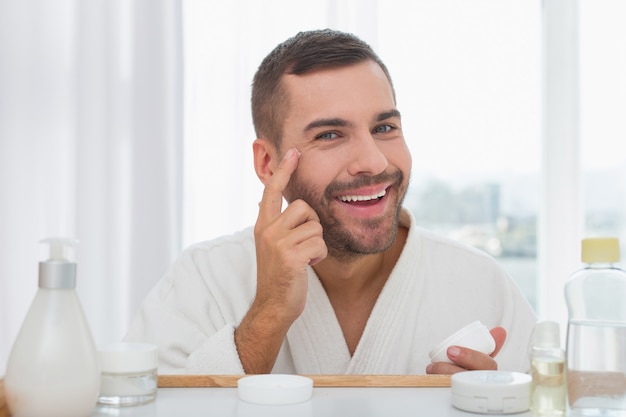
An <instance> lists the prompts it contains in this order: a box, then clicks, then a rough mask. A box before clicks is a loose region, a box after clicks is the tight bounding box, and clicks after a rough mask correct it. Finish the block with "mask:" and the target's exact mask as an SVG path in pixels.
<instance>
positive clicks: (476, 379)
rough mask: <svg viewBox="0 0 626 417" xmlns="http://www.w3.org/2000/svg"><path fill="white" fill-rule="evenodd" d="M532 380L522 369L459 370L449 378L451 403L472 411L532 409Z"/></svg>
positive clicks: (491, 411)
mask: <svg viewBox="0 0 626 417" xmlns="http://www.w3.org/2000/svg"><path fill="white" fill-rule="evenodd" d="M531 381H532V378H531V376H530V375H528V374H523V373H521V372H507V371H465V372H459V373H456V374H454V375H452V377H451V378H450V388H451V392H452V405H453V406H454V407H456V408H458V409H460V410H464V411H470V412H473V413H483V414H509V413H521V412H524V411H527V410H529V409H530V384H531Z"/></svg>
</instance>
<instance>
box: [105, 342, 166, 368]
mask: <svg viewBox="0 0 626 417" xmlns="http://www.w3.org/2000/svg"><path fill="white" fill-rule="evenodd" d="M98 356H99V359H100V370H101V372H106V373H114V374H122V373H133V372H145V371H151V370H153V369H156V368H157V366H158V363H159V358H158V353H157V347H156V346H155V345H152V344H149V343H125V342H123V343H111V344H109V345H106V346H103V347H102V348H100V349H99V350H98Z"/></svg>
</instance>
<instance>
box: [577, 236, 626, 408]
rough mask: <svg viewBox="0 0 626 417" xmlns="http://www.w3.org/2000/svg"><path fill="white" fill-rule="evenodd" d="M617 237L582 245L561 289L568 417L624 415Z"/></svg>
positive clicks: (623, 312) (622, 282)
mask: <svg viewBox="0 0 626 417" xmlns="http://www.w3.org/2000/svg"><path fill="white" fill-rule="evenodd" d="M619 260H620V251H619V241H618V239H617V238H590V239H583V241H582V262H583V263H584V264H585V266H584V267H583V268H582V269H580V270H579V271H577V272H575V273H574V274H573V275H572V276H571V278H570V279H569V280H568V281H567V282H566V284H565V300H566V302H567V308H568V326H567V345H566V351H567V393H568V396H567V403H568V415H584V416H626V272H625V271H624V270H622V269H620V268H619V267H618V266H617V265H616V263H617V262H619Z"/></svg>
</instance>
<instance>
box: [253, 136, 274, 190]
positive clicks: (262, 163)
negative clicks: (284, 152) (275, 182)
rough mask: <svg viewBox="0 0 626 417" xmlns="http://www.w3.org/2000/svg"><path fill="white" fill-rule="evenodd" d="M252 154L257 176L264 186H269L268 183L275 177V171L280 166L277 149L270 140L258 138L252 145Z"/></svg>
mask: <svg viewBox="0 0 626 417" xmlns="http://www.w3.org/2000/svg"><path fill="white" fill-rule="evenodd" d="M252 153H253V156H254V170H255V171H256V175H257V177H259V179H260V180H261V182H262V183H263V184H267V181H268V180H269V179H270V178H271V177H272V175H274V170H276V167H277V166H278V154H277V152H276V148H275V147H274V145H273V144H272V143H270V141H269V140H267V139H264V138H258V139H257V140H255V141H254V143H253V144H252Z"/></svg>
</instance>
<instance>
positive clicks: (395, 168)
mask: <svg viewBox="0 0 626 417" xmlns="http://www.w3.org/2000/svg"><path fill="white" fill-rule="evenodd" d="M252 113H253V119H254V125H255V129H256V134H257V139H256V140H255V142H254V144H253V151H254V166H255V170H256V173H257V175H258V177H259V178H260V180H261V181H262V182H263V184H264V185H265V191H264V193H263V197H262V199H261V202H260V203H259V214H258V219H257V222H256V225H255V226H254V229H252V228H249V229H246V230H244V231H242V232H238V233H236V234H234V235H232V236H225V237H223V238H220V239H217V240H216V241H212V242H205V243H202V244H199V245H196V246H193V247H191V248H190V249H188V250H187V251H186V252H185V253H183V255H182V256H181V258H180V259H179V260H178V261H177V262H176V263H175V264H174V266H173V267H172V270H171V271H170V272H169V273H168V274H167V275H166V276H165V277H164V278H163V280H162V281H161V282H160V283H159V284H158V285H157V287H156V288H155V289H154V290H153V291H152V292H151V293H150V295H149V296H148V298H147V299H146V301H145V302H144V305H143V306H142V309H141V312H140V314H139V316H138V317H137V319H136V320H135V322H134V324H133V326H132V327H131V330H130V332H129V334H128V336H127V338H126V339H127V340H140V341H147V342H152V343H155V344H157V345H158V346H159V348H160V351H159V356H160V360H161V362H160V372H162V373H166V372H185V373H217V374H231V373H244V372H245V373H268V372H281V373H301V374H319V373H333V374H341V373H363V374H374V373H386V374H420V373H425V372H426V373H454V372H458V371H460V370H465V369H496V368H498V367H500V369H509V370H522V371H525V370H527V368H528V363H527V359H526V356H527V351H528V344H529V340H530V335H531V333H532V329H533V327H534V323H535V318H534V315H533V313H532V310H531V308H530V307H529V305H528V303H527V302H526V301H525V300H524V297H523V296H522V294H521V293H520V292H519V290H518V288H517V287H516V286H515V284H513V283H512V281H511V280H510V279H509V278H508V276H507V275H506V274H505V273H504V272H503V271H502V270H501V268H500V267H499V266H498V265H497V264H496V263H495V262H494V261H493V260H492V259H491V258H489V257H488V256H486V255H485V254H483V253H481V252H479V251H477V250H474V249H471V248H468V247H465V246H462V245H460V244H458V243H454V242H451V241H449V240H446V239H444V238H441V237H438V236H435V235H432V234H430V233H428V232H426V231H424V230H420V229H419V228H418V227H417V226H416V225H415V224H414V220H413V218H412V216H411V214H410V213H409V212H408V210H406V209H404V208H402V200H403V198H404V196H405V193H406V190H407V187H408V181H409V177H410V173H411V156H410V153H409V150H408V148H407V146H406V143H405V141H404V137H403V133H402V123H401V117H400V112H399V111H398V109H397V108H396V100H395V92H394V89H393V86H392V83H391V78H390V76H389V73H388V71H387V69H386V67H385V65H384V64H383V63H382V62H381V61H380V59H379V58H378V57H377V56H376V54H375V53H374V52H373V51H372V50H371V48H370V47H369V46H368V45H367V44H365V43H364V42H362V41H361V40H359V39H358V38H356V37H354V36H352V35H349V34H345V33H341V32H336V31H330V30H323V31H311V32H304V33H299V34H298V35H296V36H295V37H293V38H291V39H289V40H287V41H286V42H284V43H283V44H281V45H279V46H278V47H277V48H276V49H274V51H272V52H271V53H270V54H269V55H268V56H267V57H266V58H265V60H264V61H263V62H262V64H261V66H260V67H259V69H258V71H257V73H256V75H255V78H254V82H253V91H252ZM283 198H285V199H286V200H287V202H288V203H289V204H288V206H287V207H286V208H285V209H284V210H282V200H283ZM474 320H481V321H482V322H483V323H485V324H487V325H489V326H490V328H492V331H491V333H492V335H493V336H494V339H495V341H496V350H495V351H494V352H493V353H491V355H488V354H484V353H480V352H476V351H473V350H471V349H467V348H463V347H451V348H450V349H448V352H447V353H448V357H449V359H450V362H449V363H448V362H438V363H434V364H431V363H429V358H428V352H429V350H431V349H432V348H434V347H435V345H436V344H438V343H439V342H440V341H441V340H443V339H445V338H446V337H447V336H448V335H450V334H451V333H453V332H454V331H456V330H458V329H459V328H461V327H463V326H464V325H466V324H468V323H469V322H471V321H474ZM507 332H508V337H507ZM505 342H506V343H505Z"/></svg>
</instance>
